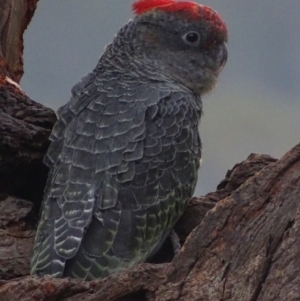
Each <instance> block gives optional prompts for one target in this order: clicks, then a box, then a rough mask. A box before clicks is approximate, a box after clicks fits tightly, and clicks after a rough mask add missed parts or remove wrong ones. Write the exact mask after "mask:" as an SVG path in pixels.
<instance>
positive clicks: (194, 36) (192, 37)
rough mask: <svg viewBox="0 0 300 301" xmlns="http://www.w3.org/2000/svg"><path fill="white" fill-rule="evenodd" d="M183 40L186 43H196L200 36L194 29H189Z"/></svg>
mask: <svg viewBox="0 0 300 301" xmlns="http://www.w3.org/2000/svg"><path fill="white" fill-rule="evenodd" d="M183 40H184V41H185V42H186V43H188V44H192V45H193V44H197V43H198V41H199V40H200V36H199V34H198V33H197V32H195V31H190V32H188V33H186V34H185V35H184V36H183Z"/></svg>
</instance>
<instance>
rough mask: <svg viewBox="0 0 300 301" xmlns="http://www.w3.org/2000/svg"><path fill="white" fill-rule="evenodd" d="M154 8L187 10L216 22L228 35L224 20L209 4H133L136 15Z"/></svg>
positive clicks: (158, 0) (145, 0) (165, 0)
mask: <svg viewBox="0 0 300 301" xmlns="http://www.w3.org/2000/svg"><path fill="white" fill-rule="evenodd" d="M152 9H158V10H161V11H165V12H170V13H172V12H179V11H186V12H188V13H189V14H190V16H191V17H192V18H199V17H200V18H201V19H204V20H207V21H208V22H211V23H212V24H214V27H215V28H216V29H217V30H218V31H220V32H223V33H224V34H226V35H227V27H226V24H225V23H224V22H223V21H222V19H221V17H220V15H219V14H218V13H217V12H215V11H214V10H212V9H211V8H210V7H209V6H205V5H201V4H197V3H195V2H188V1H181V2H180V1H175V0H137V1H136V2H134V3H133V5H132V10H133V11H134V13H135V14H136V15H141V14H143V13H145V12H147V11H150V10H152Z"/></svg>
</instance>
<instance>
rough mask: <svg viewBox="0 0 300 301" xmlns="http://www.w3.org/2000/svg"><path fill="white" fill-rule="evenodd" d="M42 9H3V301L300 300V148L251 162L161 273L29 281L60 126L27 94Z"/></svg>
mask: <svg viewBox="0 0 300 301" xmlns="http://www.w3.org/2000/svg"><path fill="white" fill-rule="evenodd" d="M37 1H38V0H2V1H1V3H0V279H1V280H0V300H1V301H2V300H4V301H6V300H20V301H24V300H37V301H38V300H49V301H50V300H51V301H53V300H64V301H67V300H68V301H74V300H78V301H79V300H83V301H86V300H89V301H91V300H97V301H99V300H103V301H104V300H105V301H109V300H111V301H125V300H126V301H129V300H157V301H167V300H168V301H175V300H181V301H192V300H195V301H196V300H198V301H199V300H205V301H210V300H211V301H216V300H219V301H225V300H230V301H235V300H236V301H241V300H243V301H269V300H270V301H271V300H272V301H274V300H278V301H279V300H286V301H292V300H293V301H295V300H300V290H299V287H300V269H299V266H300V238H299V237H300V202H299V200H300V144H298V145H296V146H295V147H294V148H293V149H292V150H291V151H289V152H288V153H287V154H286V155H285V156H283V157H282V158H281V159H280V160H278V161H277V160H275V159H273V158H271V157H270V156H268V155H255V154H252V155H250V156H249V157H248V159H247V160H245V161H244V162H242V163H240V164H237V165H236V166H234V168H233V169H232V170H230V171H228V172H227V174H226V177H225V179H224V180H223V181H222V182H221V183H220V184H219V186H218V187H217V191H216V192H213V193H209V194H208V195H206V196H205V197H201V198H193V199H192V200H191V201H190V203H189V206H188V208H187V210H186V212H185V213H184V215H183V216H182V218H181V219H180V220H179V221H178V223H177V224H176V226H175V231H176V232H177V233H178V235H179V237H180V241H181V244H182V245H183V247H182V249H181V251H180V252H179V254H177V255H176V256H175V257H174V258H173V254H172V250H171V248H170V245H169V244H168V242H166V243H165V245H164V246H163V247H162V250H161V251H160V252H159V253H158V254H157V256H156V258H154V259H153V260H152V263H145V264H141V265H138V266H135V267H133V268H131V269H128V270H125V271H123V272H121V273H119V274H116V275H111V276H110V277H107V278H105V279H101V280H96V281H91V282H84V281H80V280H75V279H68V278H65V279H53V278H51V277H44V278H37V277H34V276H29V275H28V274H29V260H30V256H31V252H32V244H33V238H34V235H35V227H36V222H35V220H36V217H37V210H38V207H39V206H40V202H41V199H42V191H43V187H44V185H45V180H46V175H47V169H46V168H45V167H44V165H43V164H42V158H43V155H44V153H45V151H46V149H47V147H48V140H47V138H48V136H49V134H50V130H51V128H52V126H53V124H54V122H55V120H56V116H55V114H54V112H53V111H52V110H50V109H48V108H45V107H44V106H42V105H40V104H38V103H36V102H34V101H32V100H30V99H29V98H28V97H27V96H26V95H25V94H24V92H23V91H22V90H21V89H20V87H19V86H18V82H19V80H20V78H21V76H22V73H23V64H22V50H23V40H22V35H23V31H24V30H25V28H26V27H27V25H28V23H29V21H30V19H31V17H32V15H33V12H34V9H35V6H36V3H37ZM153 262H161V264H155V263H153Z"/></svg>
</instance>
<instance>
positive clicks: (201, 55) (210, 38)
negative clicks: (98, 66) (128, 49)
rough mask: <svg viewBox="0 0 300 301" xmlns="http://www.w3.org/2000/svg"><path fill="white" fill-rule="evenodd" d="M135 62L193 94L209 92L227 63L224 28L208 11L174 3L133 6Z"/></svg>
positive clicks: (147, 0)
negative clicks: (186, 88) (183, 86)
mask: <svg viewBox="0 0 300 301" xmlns="http://www.w3.org/2000/svg"><path fill="white" fill-rule="evenodd" d="M133 11H134V12H135V14H136V16H135V18H134V20H133V24H134V28H135V34H134V41H133V45H132V46H133V51H134V56H135V58H136V59H137V60H138V61H139V62H141V63H143V64H144V65H145V68H146V67H149V65H151V68H152V69H153V70H157V72H159V73H160V75H161V76H165V77H167V78H171V79H172V80H175V81H177V82H180V83H181V84H183V85H185V86H186V87H188V88H189V89H191V90H192V91H193V92H194V93H196V94H200V95H201V94H204V93H206V92H208V91H210V90H211V89H212V88H213V87H214V85H215V83H216V81H217V77H218V75H219V73H220V71H221V70H222V68H223V66H224V65H225V63H226V60H227V48H226V42H227V28H226V25H225V23H224V22H223V21H222V19H221V18H220V15H219V14H218V13H216V12H215V11H214V10H212V9H211V8H210V7H207V6H204V5H200V4H197V3H193V2H177V1H174V0H139V1H137V2H135V3H134V4H133Z"/></svg>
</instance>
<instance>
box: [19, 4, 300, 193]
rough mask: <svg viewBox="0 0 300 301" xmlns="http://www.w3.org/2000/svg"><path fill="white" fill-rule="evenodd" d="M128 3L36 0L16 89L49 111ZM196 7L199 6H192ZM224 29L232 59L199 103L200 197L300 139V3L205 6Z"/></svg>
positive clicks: (91, 60)
mask: <svg viewBox="0 0 300 301" xmlns="http://www.w3.org/2000/svg"><path fill="white" fill-rule="evenodd" d="M132 2H133V1H130V0H105V1H104V0H85V1H83V0H60V1H55V0H40V1H39V4H38V9H37V11H36V13H35V16H34V18H33V20H32V22H31V24H30V26H29V28H28V30H27V31H26V34H25V58H24V61H25V75H24V77H23V79H22V82H21V86H22V88H23V89H24V90H25V91H26V93H27V94H28V95H29V96H30V97H31V98H33V99H34V100H36V101H38V102H41V103H43V104H45V105H47V106H49V107H51V108H53V109H57V108H58V107H59V106H61V105H63V104H64V103H66V102H67V101H68V98H69V95H70V90H71V87H72V86H73V85H74V84H75V83H76V82H78V80H79V79H80V78H81V77H82V76H83V75H84V74H86V73H87V72H89V71H90V70H91V69H92V68H93V67H94V66H95V64H96V63H97V60H98V58H99V56H100V55H101V53H102V51H103V49H104V46H105V45H106V44H107V43H109V42H110V41H111V40H112V37H113V35H114V34H115V33H116V32H117V31H118V29H119V28H120V27H121V26H122V25H123V24H124V23H125V22H127V20H128V19H129V18H131V17H132V13H131V11H130V5H131V3H132ZM196 2H199V3H200V1H196ZM201 3H203V4H207V5H209V6H211V7H212V8H214V9H215V10H217V11H218V12H219V13H220V14H221V15H222V17H223V19H224V20H225V21H226V23H227V25H228V30H229V45H228V48H229V59H228V63H227V65H226V67H225V69H224V70H223V72H222V75H221V76H220V79H219V84H218V86H217V88H216V89H215V90H214V91H213V92H212V93H211V94H210V95H209V96H206V97H204V98H203V103H204V117H203V118H202V122H201V127H200V132H201V137H202V140H203V144H204V154H203V165H202V168H201V171H200V175H199V181H198V186H197V190H196V194H197V195H202V194H204V193H207V192H209V191H212V190H214V189H215V187H216V185H217V184H218V182H219V181H220V180H221V179H222V178H223V177H224V175H225V173H226V170H227V169H229V168H231V167H232V166H233V165H234V164H235V163H237V162H239V161H242V160H244V159H245V158H246V157H247V156H248V155H249V154H250V153H252V152H256V153H269V154H271V155H273V156H275V157H279V156H281V155H283V154H284V153H285V152H286V151H287V150H288V149H290V148H291V147H292V146H293V145H295V144H296V143H298V142H299V141H300V116H299V115H300V99H299V98H300V97H299V96H300V72H299V70H300V54H299V47H300V46H299V45H300V34H299V28H300V18H299V16H300V1H297V0H287V1H284V4H283V1H282V0H263V1H259V0H255V1H249V0H227V1H224V0H206V1H203V2H201Z"/></svg>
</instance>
